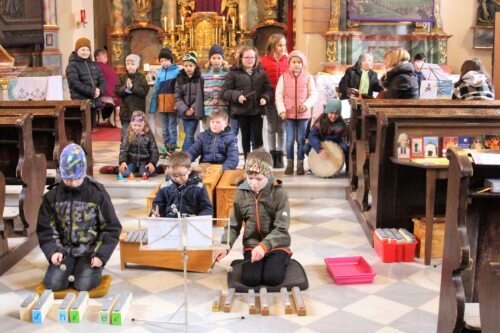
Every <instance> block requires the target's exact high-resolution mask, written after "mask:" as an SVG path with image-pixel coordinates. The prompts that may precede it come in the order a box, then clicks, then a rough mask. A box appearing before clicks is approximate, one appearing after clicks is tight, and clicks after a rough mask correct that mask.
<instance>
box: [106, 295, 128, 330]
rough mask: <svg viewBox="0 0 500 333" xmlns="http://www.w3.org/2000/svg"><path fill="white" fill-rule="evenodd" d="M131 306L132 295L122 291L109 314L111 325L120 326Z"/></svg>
mask: <svg viewBox="0 0 500 333" xmlns="http://www.w3.org/2000/svg"><path fill="white" fill-rule="evenodd" d="M131 305H132V293H131V292H130V291H123V292H121V293H120V295H119V297H118V300H117V301H116V304H115V306H114V308H113V311H112V312H111V324H112V325H121V324H122V323H123V321H124V320H125V317H126V316H127V314H128V311H129V310H130V307H131Z"/></svg>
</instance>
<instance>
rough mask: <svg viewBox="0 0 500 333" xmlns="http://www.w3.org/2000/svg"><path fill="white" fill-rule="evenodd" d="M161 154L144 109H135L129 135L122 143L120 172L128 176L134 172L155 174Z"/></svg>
mask: <svg viewBox="0 0 500 333" xmlns="http://www.w3.org/2000/svg"><path fill="white" fill-rule="evenodd" d="M159 157H160V155H159V153H158V146H157V145H156V141H155V136H154V134H153V132H152V131H151V128H150V127H149V124H148V122H147V121H146V115H145V114H144V112H142V111H134V113H132V118H131V119H130V126H129V127H128V129H127V135H126V136H125V137H124V138H123V141H122V143H121V145H120V156H119V160H120V166H119V168H118V170H119V172H120V173H121V174H122V176H123V177H128V176H129V175H130V174H131V173H133V172H137V171H138V172H139V175H143V174H144V173H145V174H146V175H147V176H154V175H156V174H155V171H156V163H158V159H159Z"/></svg>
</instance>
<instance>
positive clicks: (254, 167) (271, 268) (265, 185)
mask: <svg viewBox="0 0 500 333" xmlns="http://www.w3.org/2000/svg"><path fill="white" fill-rule="evenodd" d="M272 165H273V159H272V157H271V155H270V154H269V153H267V152H265V151H261V150H255V151H253V152H251V153H250V154H248V156H247V161H246V164H245V169H246V174H247V175H246V179H245V180H244V181H243V182H242V183H241V184H240V185H239V186H238V188H237V191H236V196H235V198H234V203H233V212H232V214H231V222H230V230H229V233H230V235H229V242H230V244H229V245H230V247H233V245H234V242H235V241H236V239H237V238H238V236H239V234H240V230H241V227H242V224H243V221H245V222H246V224H245V232H244V235H243V249H244V250H243V251H244V253H243V256H244V260H245V261H248V262H245V263H244V264H243V265H242V274H241V279H242V281H241V282H242V283H243V284H244V285H246V286H251V287H252V286H257V285H268V286H277V285H279V284H281V283H283V281H284V280H285V274H286V269H287V266H288V263H289V262H290V257H291V256H292V253H291V251H290V241H291V240H290V234H289V233H288V227H289V226H290V208H289V203H288V193H287V192H286V191H285V190H284V189H283V187H282V186H281V181H280V180H277V179H276V178H274V177H273V175H272ZM226 232H227V231H226ZM222 240H223V243H224V240H227V234H225V235H223V236H222ZM227 252H228V251H226V250H217V251H215V259H216V260H217V261H219V260H220V259H222V258H224V257H225V256H226V254H227Z"/></svg>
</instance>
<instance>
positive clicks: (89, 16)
mask: <svg viewBox="0 0 500 333" xmlns="http://www.w3.org/2000/svg"><path fill="white" fill-rule="evenodd" d="M100 1H102V0H100ZM56 2H57V4H56V6H57V24H58V26H59V28H60V30H59V50H60V51H61V53H62V63H63V65H62V66H63V68H62V72H63V73H65V72H66V66H67V65H68V57H69V55H70V53H71V52H72V51H73V50H74V48H75V42H76V41H77V40H78V38H80V37H86V38H88V39H90V41H91V43H92V52H93V51H94V9H93V8H94V6H93V1H88V0H69V1H68V0H56ZM80 9H85V15H86V21H87V22H89V23H88V24H87V25H86V27H85V28H83V27H80V28H78V27H77V26H76V22H77V21H79V20H80Z"/></svg>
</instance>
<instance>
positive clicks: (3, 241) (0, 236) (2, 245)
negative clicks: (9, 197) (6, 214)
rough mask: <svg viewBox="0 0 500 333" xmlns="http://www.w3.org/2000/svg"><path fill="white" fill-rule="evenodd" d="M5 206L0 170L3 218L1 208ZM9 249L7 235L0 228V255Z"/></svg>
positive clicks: (1, 179) (0, 200) (0, 203)
mask: <svg viewBox="0 0 500 333" xmlns="http://www.w3.org/2000/svg"><path fill="white" fill-rule="evenodd" d="M4 207H5V177H4V176H3V173H2V172H0V216H2V220H3V208H4ZM8 251H9V244H8V242H7V237H6V236H5V234H4V232H3V230H0V257H2V256H3V254H4V253H6V252H8Z"/></svg>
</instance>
